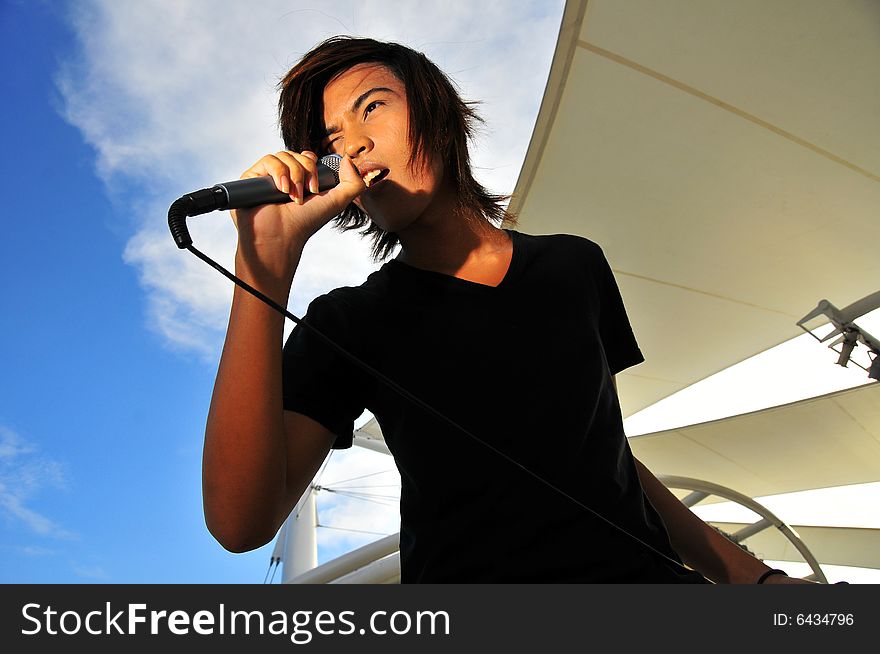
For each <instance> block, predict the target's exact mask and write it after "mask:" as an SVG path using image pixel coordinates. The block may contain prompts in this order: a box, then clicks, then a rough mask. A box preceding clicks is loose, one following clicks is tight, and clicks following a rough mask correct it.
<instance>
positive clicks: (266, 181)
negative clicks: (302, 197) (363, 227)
mask: <svg viewBox="0 0 880 654" xmlns="http://www.w3.org/2000/svg"><path fill="white" fill-rule="evenodd" d="M340 161H342V157H340V156H339V155H338V154H328V155H326V156H324V157H321V159H320V160H319V161H318V191H319V192H323V191H327V190H329V189H331V188H333V187H334V186H336V185H337V184H339V162H340ZM211 191H213V192H214V193H218V191H222V197H220V198H219V200H220V203H219V206H218V207H217V208H218V209H248V208H250V207H259V206H260V205H263V204H282V203H284V202H292V200H291V199H290V196H289V195H288V194H287V193H282V192H281V191H279V190H278V189H277V188H275V182H274V181H273V180H272V178H271V177H251V178H249V179H237V180H235V181H234V182H224V183H222V184H216V185H215V186H214V187H213V188H212V189H211ZM303 192H304V193H305V194H308V193H309V189H308V187H307V188H305V189H304V191H303Z"/></svg>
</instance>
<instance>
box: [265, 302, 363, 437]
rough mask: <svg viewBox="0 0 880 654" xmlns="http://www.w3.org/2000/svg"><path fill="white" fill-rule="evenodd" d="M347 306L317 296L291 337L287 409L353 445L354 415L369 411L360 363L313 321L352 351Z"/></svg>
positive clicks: (285, 378) (286, 358)
mask: <svg viewBox="0 0 880 654" xmlns="http://www.w3.org/2000/svg"><path fill="white" fill-rule="evenodd" d="M343 306H344V305H343V304H342V303H339V302H337V301H334V299H333V298H331V297H330V296H328V295H322V296H320V297H318V298H316V299H315V300H314V301H313V302H312V303H311V304H310V305H309V308H308V311H307V313H306V315H305V317H304V318H303V319H302V321H301V323H300V324H298V325H297V326H296V327H295V328H294V330H293V332H291V334H290V336H289V337H288V339H287V342H286V343H285V345H284V352H283V364H282V399H283V403H284V410H285V411H296V412H297V413H301V414H303V415H306V416H308V417H309V418H312V419H313V420H315V421H316V422H318V423H320V424H321V425H323V426H324V427H326V428H327V429H328V430H329V431H331V432H333V433H334V434H336V441H335V442H334V443H333V446H332V447H333V448H334V449H344V448H348V447H351V444H352V437H353V433H354V421H355V419H356V418H357V417H358V416H360V415H361V413H363V411H364V404H363V401H362V399H361V393H360V392H359V389H360V388H362V384H359V382H358V380H359V379H360V378H361V375H360V369H359V368H358V367H357V366H356V365H355V364H354V363H352V362H351V361H350V360H349V359H348V358H347V357H345V356H344V355H342V354H340V353H339V352H338V351H337V350H336V349H335V348H333V347H332V346H330V345H328V344H327V343H326V342H325V341H324V340H323V339H321V338H320V337H319V336H317V335H316V334H315V333H314V331H312V330H311V329H309V327H308V325H311V326H313V327H314V328H315V329H317V330H318V331H319V332H321V333H322V334H324V335H325V336H327V337H328V338H330V339H331V340H333V341H334V342H336V343H337V344H339V345H340V346H341V347H342V348H344V349H346V350H348V351H351V342H350V341H351V338H350V337H351V335H352V334H353V333H354V332H353V331H352V329H351V316H349V315H346V312H345V311H344V310H343ZM302 323H306V325H305V326H304V325H303V324H302Z"/></svg>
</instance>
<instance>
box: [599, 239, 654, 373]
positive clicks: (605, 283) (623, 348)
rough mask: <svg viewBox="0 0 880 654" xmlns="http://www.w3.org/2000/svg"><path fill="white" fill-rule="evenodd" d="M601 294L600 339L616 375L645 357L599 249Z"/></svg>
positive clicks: (612, 274) (610, 366) (611, 368)
mask: <svg viewBox="0 0 880 654" xmlns="http://www.w3.org/2000/svg"><path fill="white" fill-rule="evenodd" d="M597 277H598V280H597V287H598V294H599V338H600V339H601V340H602V347H603V349H604V350H605V359H606V360H607V361H608V368H609V369H610V371H611V374H612V375H616V374H617V373H619V372H620V371H621V370H626V369H627V368H629V367H631V366H634V365H637V364H639V363H642V362H643V361H644V360H645V357H644V356H643V355H642V351H641V350H640V349H639V345H638V343H637V342H636V337H635V335H634V334H633V330H632V327H631V326H630V324H629V318H628V317H627V315H626V308H625V307H624V306H623V298H622V297H621V296H620V289H619V288H618V287H617V281H616V280H615V279H614V273H613V272H612V271H611V266H610V265H608V260H607V259H606V258H605V254H604V253H603V252H602V250H601V248H600V249H599V270H598V275H597Z"/></svg>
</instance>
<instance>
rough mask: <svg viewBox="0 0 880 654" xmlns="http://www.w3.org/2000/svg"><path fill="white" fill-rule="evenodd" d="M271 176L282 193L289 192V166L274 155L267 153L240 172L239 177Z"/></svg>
mask: <svg viewBox="0 0 880 654" xmlns="http://www.w3.org/2000/svg"><path fill="white" fill-rule="evenodd" d="M266 176H268V177H271V178H272V181H273V182H274V183H275V188H277V189H278V190H279V191H281V192H282V193H290V168H289V167H288V165H287V164H286V163H285V162H283V161H281V160H280V159H279V158H278V157H276V156H275V155H271V154H267V155H266V156H265V157H262V158H261V159H260V160H259V161H258V162H257V163H255V164H254V165H253V166H251V167H250V168H248V169H247V170H246V171H244V172H243V173H242V174H241V179H247V178H252V177H266Z"/></svg>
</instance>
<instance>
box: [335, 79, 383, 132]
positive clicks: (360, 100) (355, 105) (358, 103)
mask: <svg viewBox="0 0 880 654" xmlns="http://www.w3.org/2000/svg"><path fill="white" fill-rule="evenodd" d="M380 91H386V92H387V93H391V94H393V95H397V93H395V92H394V91H393V90H391V89H389V88H388V87H386V86H375V87H373V88H371V89H370V90H368V91H364V92H363V93H361V94H360V95H359V96H358V98H357V100H355V101H354V103H353V104H352V105H351V109H349V113H355V112H356V111H357V110H358V109H360V106H361V105H362V104H363V103H364V101H365V100H366V99H367V98H369V97H370V96H371V95H372V94H373V93H379V92H380ZM338 131H339V128H338V127H337V126H336V125H330V126H329V127H328V128H327V129H326V130H324V138H327V137H328V136H330V135H331V134H335V133H336V132H338Z"/></svg>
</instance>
